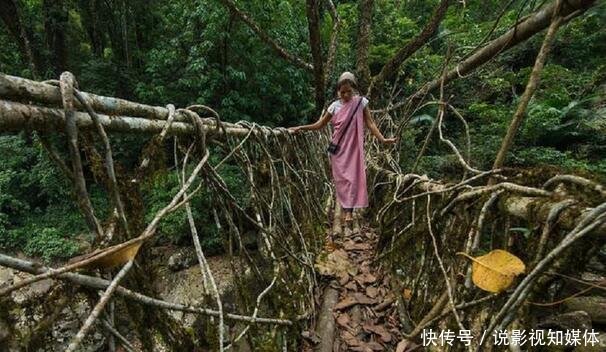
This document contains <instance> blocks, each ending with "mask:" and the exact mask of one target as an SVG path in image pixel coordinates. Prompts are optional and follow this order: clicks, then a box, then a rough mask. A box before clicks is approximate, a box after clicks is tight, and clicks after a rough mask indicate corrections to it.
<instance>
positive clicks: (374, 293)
mask: <svg viewBox="0 0 606 352" xmlns="http://www.w3.org/2000/svg"><path fill="white" fill-rule="evenodd" d="M378 294H379V290H378V289H377V288H376V287H372V286H368V287H367V288H366V295H367V296H368V297H370V298H376V297H377V295H378Z"/></svg>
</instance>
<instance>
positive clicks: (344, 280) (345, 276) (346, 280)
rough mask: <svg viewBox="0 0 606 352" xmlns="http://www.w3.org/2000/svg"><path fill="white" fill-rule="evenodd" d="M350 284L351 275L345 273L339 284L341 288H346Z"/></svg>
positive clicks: (341, 276) (340, 277)
mask: <svg viewBox="0 0 606 352" xmlns="http://www.w3.org/2000/svg"><path fill="white" fill-rule="evenodd" d="M348 282H349V274H347V273H344V274H342V275H340V276H339V284H340V285H341V286H345V284H346V283H348Z"/></svg>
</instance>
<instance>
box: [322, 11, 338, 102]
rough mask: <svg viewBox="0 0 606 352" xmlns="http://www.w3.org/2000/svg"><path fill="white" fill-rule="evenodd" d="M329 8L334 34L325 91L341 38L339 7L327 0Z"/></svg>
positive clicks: (329, 53)
mask: <svg viewBox="0 0 606 352" xmlns="http://www.w3.org/2000/svg"><path fill="white" fill-rule="evenodd" d="M327 2H328V10H329V12H330V17H331V18H332V23H333V24H332V34H331V36H330V45H329V47H328V58H327V60H326V75H325V87H324V91H326V90H327V89H328V81H329V77H330V75H331V74H332V72H333V71H334V69H335V57H336V56H337V45H338V39H339V32H340V30H341V19H340V18H339V14H338V13H337V8H336V7H335V4H334V2H333V1H332V0H327Z"/></svg>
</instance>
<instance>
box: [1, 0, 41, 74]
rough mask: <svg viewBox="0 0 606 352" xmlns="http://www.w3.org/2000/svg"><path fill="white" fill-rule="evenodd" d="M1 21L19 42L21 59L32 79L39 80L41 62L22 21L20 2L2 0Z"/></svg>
mask: <svg viewBox="0 0 606 352" xmlns="http://www.w3.org/2000/svg"><path fill="white" fill-rule="evenodd" d="M0 19H1V20H2V22H3V23H4V25H6V28H7V29H8V31H9V33H10V34H11V36H12V37H13V38H14V39H15V41H16V42H17V45H18V46H19V52H20V54H21V57H22V58H23V60H25V61H27V64H28V66H29V69H30V71H31V73H32V77H33V78H34V79H37V78H38V67H39V65H38V63H39V60H36V58H35V56H34V53H33V51H32V47H31V44H30V43H31V40H30V36H29V35H28V33H27V31H26V30H25V25H24V24H23V21H22V19H21V16H20V11H19V4H18V2H16V1H15V0H0Z"/></svg>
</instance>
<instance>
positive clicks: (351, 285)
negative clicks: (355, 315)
mask: <svg viewBox="0 0 606 352" xmlns="http://www.w3.org/2000/svg"><path fill="white" fill-rule="evenodd" d="M345 288H346V289H348V290H351V291H355V290H357V289H358V285H357V284H356V282H355V281H350V282H348V283H347V285H345Z"/></svg>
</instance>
